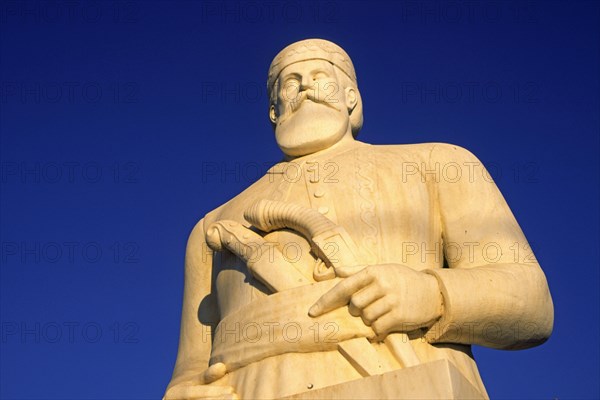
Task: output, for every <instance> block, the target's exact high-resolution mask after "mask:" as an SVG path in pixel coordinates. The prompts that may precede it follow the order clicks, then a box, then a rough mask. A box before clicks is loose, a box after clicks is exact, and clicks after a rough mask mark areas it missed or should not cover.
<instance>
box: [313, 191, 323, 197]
mask: <svg viewBox="0 0 600 400" xmlns="http://www.w3.org/2000/svg"><path fill="white" fill-rule="evenodd" d="M314 196H315V197H316V198H320V197H323V196H325V191H324V190H323V189H317V190H315V193H314Z"/></svg>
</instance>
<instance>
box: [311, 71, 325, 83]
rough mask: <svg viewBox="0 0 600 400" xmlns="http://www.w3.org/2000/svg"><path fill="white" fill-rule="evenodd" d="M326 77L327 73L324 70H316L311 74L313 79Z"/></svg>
mask: <svg viewBox="0 0 600 400" xmlns="http://www.w3.org/2000/svg"><path fill="white" fill-rule="evenodd" d="M325 78H327V74H326V73H325V72H317V73H316V74H314V75H313V81H318V80H319V79H325Z"/></svg>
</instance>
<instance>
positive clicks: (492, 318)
mask: <svg viewBox="0 0 600 400" xmlns="http://www.w3.org/2000/svg"><path fill="white" fill-rule="evenodd" d="M260 198H265V199H270V200H280V201H286V202H293V203H296V204H299V205H302V206H305V207H310V208H313V209H316V210H318V211H319V212H320V213H322V214H323V215H325V216H326V217H328V218H329V219H331V220H332V221H334V222H335V223H337V224H338V225H340V226H342V227H344V229H345V230H346V231H347V232H348V234H349V235H350V236H351V237H352V239H353V241H354V243H356V245H357V247H358V248H357V249H356V254H357V257H358V259H359V261H360V263H361V264H362V265H377V264H385V263H397V264H403V265H406V266H409V267H411V268H414V269H416V270H421V271H423V270H427V271H428V273H431V274H433V275H434V276H435V277H436V278H437V280H438V283H439V286H440V290H441V293H442V296H443V299H444V305H443V307H444V310H443V315H442V317H441V318H440V319H439V320H438V321H437V322H436V323H435V324H434V325H433V326H432V327H430V328H429V329H418V330H411V329H408V328H407V331H408V332H409V337H410V339H411V340H410V343H411V345H412V346H413V348H414V350H415V352H416V353H417V355H418V357H419V360H420V361H421V362H422V363H425V362H428V361H433V360H438V359H447V360H449V361H451V362H452V363H453V364H454V365H455V366H456V367H457V368H458V369H459V371H460V372H461V373H462V374H463V375H464V376H465V377H466V379H467V380H468V381H469V382H470V383H471V384H472V385H473V386H474V387H475V388H476V389H477V390H478V391H480V392H481V393H482V394H483V396H487V395H486V392H485V388H484V386H483V384H482V382H481V378H480V376H479V372H478V370H477V366H476V364H475V361H474V359H473V355H472V353H471V345H472V344H477V345H482V346H487V347H493V348H499V349H519V348H527V347H531V346H535V345H538V344H540V343H543V342H544V341H545V340H546V339H547V338H548V337H549V335H550V333H551V330H552V325H553V305H552V300H551V297H550V293H549V289H548V286H547V283H546V279H545V276H544V274H543V272H542V270H541V268H540V266H539V264H538V263H537V260H536V259H535V256H534V255H533V253H532V251H531V248H530V247H529V245H528V243H527V240H526V239H525V236H524V235H523V233H522V231H521V229H520V228H519V225H518V224H517V222H516V220H515V218H514V216H513V214H512V213H511V211H510V209H509V207H508V205H507V204H506V202H505V200H504V198H503V196H502V195H501V193H500V192H499V190H498V188H497V187H496V185H495V184H494V182H493V181H492V179H491V177H490V175H489V174H488V173H487V171H486V170H485V168H484V167H483V165H482V164H481V162H480V161H479V160H478V159H477V158H476V157H475V156H473V155H472V154H471V153H470V152H468V151H467V150H465V149H463V148H460V147H458V146H454V145H449V144H440V143H428V144H416V145H386V146H383V145H377V146H375V145H369V144H365V143H361V142H358V141H353V142H351V143H349V144H345V145H343V146H337V147H334V148H331V149H328V150H325V151H322V152H319V153H315V154H313V155H308V156H304V157H301V158H298V159H295V160H294V161H292V162H281V163H279V164H276V165H275V166H273V167H272V168H271V169H270V170H269V171H268V173H267V174H266V175H265V176H263V177H262V178H261V179H259V180H258V181H257V182H256V183H254V184H253V185H251V186H250V187H249V188H248V189H246V190H245V191H244V192H242V193H241V194H239V195H238V196H236V197H235V198H233V199H232V200H230V201H229V202H227V203H225V204H224V205H222V206H221V207H219V208H217V209H216V210H214V211H212V212H210V213H208V214H207V215H206V217H205V218H204V219H203V220H201V221H200V222H199V223H198V225H197V226H196V227H195V228H194V230H193V232H192V234H191V236H190V239H189V241H188V248H187V255H186V278H185V280H186V281H185V301H184V308H183V318H182V332H181V340H180V348H179V354H178V359H177V365H176V369H175V373H174V377H173V382H174V381H177V380H181V379H184V378H185V377H186V376H190V375H191V374H198V373H200V372H202V371H203V370H204V369H205V368H206V367H207V366H208V363H209V362H210V363H211V364H212V363H214V362H216V361H221V362H225V363H226V364H228V365H231V372H230V373H228V374H227V375H226V376H225V377H223V378H222V379H221V380H219V381H217V382H215V383H213V384H214V385H222V384H227V385H232V386H233V387H234V388H235V390H236V391H237V393H238V394H239V395H240V396H241V398H280V397H284V396H287V395H292V394H295V393H300V392H303V391H306V390H308V389H311V388H315V389H316V388H321V387H326V386H330V385H334V384H338V383H342V382H346V381H349V380H354V379H360V378H361V375H360V374H358V373H357V371H356V370H355V369H353V368H352V366H351V365H349V364H348V362H347V361H346V360H345V359H344V358H343V357H342V356H341V355H340V354H339V352H338V351H337V350H336V349H335V345H331V346H328V345H327V340H329V339H331V340H332V341H333V342H334V343H335V342H336V341H339V340H346V339H348V338H351V337H352V336H365V337H367V338H369V337H370V331H369V329H368V328H366V327H364V326H362V324H357V323H356V321H354V320H352V318H353V317H350V316H349V315H347V316H341V315H337V316H329V317H328V316H327V315H324V316H323V318H322V319H320V320H317V321H313V320H309V319H308V317H307V316H306V312H307V311H308V308H309V307H310V305H311V304H312V302H314V300H315V299H316V298H318V295H319V294H320V293H314V294H307V295H305V294H304V292H303V291H302V290H295V291H293V292H290V293H289V294H287V295H286V294H285V293H284V292H281V293H278V294H276V295H269V293H268V290H266V288H265V287H264V286H263V285H262V284H261V283H260V282H258V281H257V280H256V279H254V278H253V276H252V275H251V274H250V273H249V272H248V270H247V268H245V266H244V265H243V263H241V262H240V260H238V259H237V258H236V257H234V256H233V255H232V254H231V253H228V252H227V251H224V252H218V253H217V252H212V251H211V250H210V249H208V247H207V246H206V242H205V234H206V228H207V227H208V226H209V225H210V224H211V223H213V222H215V221H219V220H233V221H237V222H240V223H242V224H244V225H246V226H249V224H248V223H247V222H246V221H245V220H244V217H243V212H244V210H245V209H246V208H247V207H248V206H249V205H250V204H251V203H252V202H254V201H255V200H256V199H260ZM265 239H268V240H269V241H270V242H272V243H274V246H276V247H277V249H278V250H279V251H281V252H282V253H283V254H284V256H285V257H286V259H288V260H291V261H292V262H293V263H294V265H295V266H296V267H297V268H298V270H300V271H301V272H303V273H304V274H305V276H309V277H310V276H311V275H312V271H313V268H314V265H315V262H316V260H315V257H314V255H313V254H312V253H311V252H310V247H309V246H308V243H307V242H306V241H305V240H303V238H302V237H301V236H300V235H299V234H298V233H296V232H293V231H289V230H283V231H275V232H272V233H269V234H268V235H266V236H265ZM325 285H327V284H325ZM328 287H331V286H328ZM321 291H322V290H321ZM305 292H309V291H308V290H307V291H305ZM275 296H277V297H275ZM315 296H316V297H315ZM269 299H271V300H269ZM341 312H346V313H347V311H340V313H341ZM338 314H339V313H338ZM359 321H360V319H359ZM373 346H375V347H377V346H378V344H377V343H373ZM377 351H378V352H379V353H381V355H382V357H388V358H389V357H390V355H389V353H386V349H385V348H384V347H382V346H380V347H377ZM398 367H399V368H401V366H400V365H398ZM173 382H172V383H173Z"/></svg>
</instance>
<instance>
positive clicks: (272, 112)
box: [269, 104, 277, 123]
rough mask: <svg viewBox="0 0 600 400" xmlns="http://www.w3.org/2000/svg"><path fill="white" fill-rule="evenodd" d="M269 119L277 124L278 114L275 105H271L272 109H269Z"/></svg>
mask: <svg viewBox="0 0 600 400" xmlns="http://www.w3.org/2000/svg"><path fill="white" fill-rule="evenodd" d="M269 119H270V120H271V122H272V123H276V122H277V113H276V112H275V105H274V104H271V107H269Z"/></svg>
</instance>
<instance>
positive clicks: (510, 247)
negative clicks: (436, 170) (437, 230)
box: [426, 145, 554, 349]
mask: <svg viewBox="0 0 600 400" xmlns="http://www.w3.org/2000/svg"><path fill="white" fill-rule="evenodd" d="M431 161H432V162H440V163H442V164H443V163H450V162H454V163H458V164H459V165H460V166H461V169H462V177H461V179H460V180H458V181H455V179H452V181H450V180H449V179H444V177H442V179H440V182H439V183H438V184H437V197H438V204H439V209H440V216H441V222H442V238H443V247H444V252H445V259H446V263H447V265H448V267H449V268H440V269H432V270H428V271H427V272H428V273H430V274H432V275H434V276H435V277H436V278H437V280H438V284H439V286H440V289H441V292H442V296H443V299H444V300H443V301H444V309H443V314H442V317H441V318H440V319H439V320H438V321H437V322H436V323H435V324H434V325H433V326H432V327H431V328H430V329H429V331H428V333H427V336H426V337H427V338H428V340H429V341H430V342H435V343H443V342H451V343H465V344H478V345H483V346H487V347H493V348H503V349H519V348H527V347H532V346H535V345H538V344H541V343H543V342H544V341H546V340H547V338H548V337H549V336H550V333H551V332H552V326H553V322H554V309H553V304H552V299H551V296H550V291H549V289H548V284H547V282H546V277H545V275H544V273H543V271H542V269H541V268H540V265H539V264H538V262H537V260H536V259H535V256H534V255H533V252H532V250H531V248H530V247H529V245H528V243H527V240H526V238H525V236H524V235H523V232H522V231H521V228H520V227H519V225H518V223H517V221H516V220H515V217H514V216H513V214H512V212H511V210H510V208H509V207H508V205H507V204H506V201H505V200H504V198H503V196H502V194H501V193H500V191H499V190H498V188H497V186H496V185H495V183H494V182H491V179H490V178H489V175H486V174H484V173H483V169H482V168H483V166H482V164H481V162H480V161H479V160H478V159H477V158H476V157H475V156H473V155H472V154H471V153H470V152H468V151H467V150H464V149H462V148H460V147H457V146H451V145H436V148H435V149H434V150H433V151H432V153H431Z"/></svg>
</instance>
